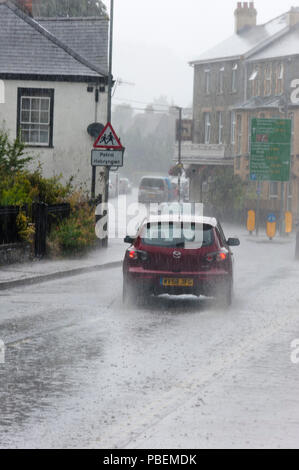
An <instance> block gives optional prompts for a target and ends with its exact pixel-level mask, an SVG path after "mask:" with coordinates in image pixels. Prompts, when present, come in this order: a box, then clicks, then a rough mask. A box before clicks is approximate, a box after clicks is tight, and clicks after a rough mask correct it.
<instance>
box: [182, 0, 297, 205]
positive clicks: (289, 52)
mask: <svg viewBox="0 0 299 470" xmlns="http://www.w3.org/2000/svg"><path fill="white" fill-rule="evenodd" d="M234 15H235V31H234V34H233V35H232V36H231V37H229V38H228V39H226V40H224V41H223V42H221V43H220V44H218V45H217V46H216V47H214V48H213V49H211V50H209V51H207V52H205V53H203V54H202V55H200V56H199V57H198V59H197V60H194V61H192V62H191V63H190V64H191V65H192V67H193V68H194V89H193V137H192V142H188V143H183V145H182V161H183V163H184V165H185V167H186V168H187V171H188V174H189V175H190V178H191V198H192V199H194V200H200V201H201V200H202V185H203V184H206V183H207V182H205V181H203V179H202V169H203V168H207V167H208V168H210V169H211V172H210V173H211V174H212V173H213V168H215V167H216V166H219V165H220V166H226V165H228V166H232V165H233V167H234V171H235V173H236V174H239V175H240V176H241V178H242V179H244V180H246V179H248V178H249V151H250V126H251V118H252V117H265V118H267V117H280V118H284V117H289V118H291V119H292V123H293V126H292V129H293V132H292V140H293V141H292V172H291V173H292V175H291V180H290V184H288V185H286V187H285V192H286V194H285V205H286V208H288V209H291V210H292V211H293V212H294V213H295V214H297V213H298V210H299V208H298V199H299V188H298V178H299V127H298V125H299V114H298V113H299V92H298V87H299V49H298V43H299V42H298V39H299V8H297V7H296V8H292V9H291V10H290V11H288V12H286V13H284V14H282V15H280V16H279V17H277V18H274V19H273V20H270V21H269V22H267V23H265V24H262V25H258V24H257V11H256V9H255V7H254V4H253V3H252V2H250V3H247V2H243V3H241V2H239V3H238V4H237V8H236V10H235V12H234ZM297 129H298V131H297ZM280 197H281V191H280V183H271V184H269V183H264V184H263V187H262V205H263V207H264V208H265V209H277V208H278V206H279V204H280Z"/></svg>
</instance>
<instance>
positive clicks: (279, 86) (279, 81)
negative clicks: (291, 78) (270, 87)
mask: <svg viewBox="0 0 299 470" xmlns="http://www.w3.org/2000/svg"><path fill="white" fill-rule="evenodd" d="M283 75H284V69H283V64H279V65H278V66H277V69H276V95H281V94H282V92H283Z"/></svg>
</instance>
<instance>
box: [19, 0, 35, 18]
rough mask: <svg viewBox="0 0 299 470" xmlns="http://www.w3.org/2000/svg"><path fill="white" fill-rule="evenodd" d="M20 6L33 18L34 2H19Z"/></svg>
mask: <svg viewBox="0 0 299 470" xmlns="http://www.w3.org/2000/svg"><path fill="white" fill-rule="evenodd" d="M17 2H18V4H19V5H20V6H21V7H22V8H23V10H25V11H26V13H28V14H29V15H31V16H32V0H17Z"/></svg>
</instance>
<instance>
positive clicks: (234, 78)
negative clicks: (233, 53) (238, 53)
mask: <svg viewBox="0 0 299 470" xmlns="http://www.w3.org/2000/svg"><path fill="white" fill-rule="evenodd" d="M237 73H238V64H234V65H233V68H232V93H236V91H237V78H238V77H237Z"/></svg>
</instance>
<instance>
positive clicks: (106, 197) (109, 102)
mask: <svg viewBox="0 0 299 470" xmlns="http://www.w3.org/2000/svg"><path fill="white" fill-rule="evenodd" d="M113 14H114V0H110V28H109V71H108V96H107V122H110V123H111V114H112V113H111V109H112V86H113V80H112V52H113ZM109 173H110V167H109V166H107V167H105V192H104V202H105V203H107V204H108V200H109ZM107 211H108V208H107V210H106V211H104V212H105V213H104V215H106V214H107ZM105 229H106V233H107V236H106V238H104V240H103V246H104V247H105V248H107V246H108V222H107V224H106V227H105Z"/></svg>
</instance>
